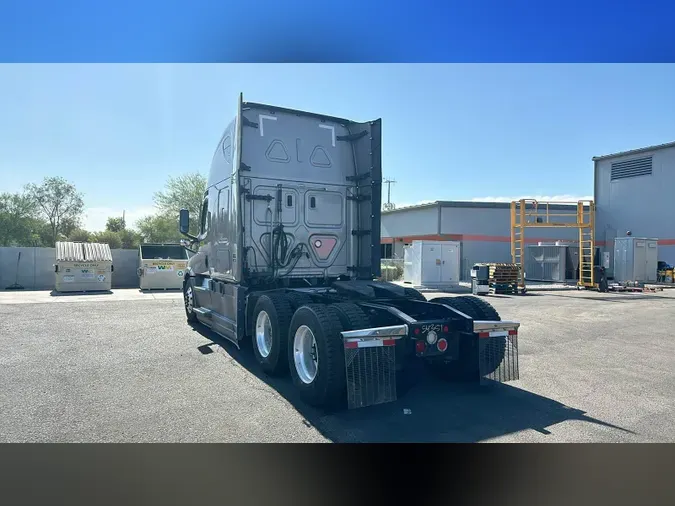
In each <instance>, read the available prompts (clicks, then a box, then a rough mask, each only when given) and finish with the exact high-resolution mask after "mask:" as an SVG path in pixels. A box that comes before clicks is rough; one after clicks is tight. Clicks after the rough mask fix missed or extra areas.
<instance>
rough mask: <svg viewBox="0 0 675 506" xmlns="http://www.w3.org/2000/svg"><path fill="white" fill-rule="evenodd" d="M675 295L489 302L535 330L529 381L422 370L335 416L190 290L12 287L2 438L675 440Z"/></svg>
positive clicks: (523, 355)
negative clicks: (189, 300) (210, 325)
mask: <svg viewBox="0 0 675 506" xmlns="http://www.w3.org/2000/svg"><path fill="white" fill-rule="evenodd" d="M425 295H426V296H427V297H433V296H435V295H436V294H433V293H427V294H425ZM674 299H675V291H668V290H666V291H663V292H659V293H656V294H644V295H642V294H598V293H591V292H589V293H586V292H577V291H572V292H569V291H558V292H537V293H530V294H529V295H527V296H524V297H508V296H491V297H488V298H487V300H489V301H490V302H491V303H492V304H493V305H494V306H495V307H496V308H497V310H498V311H499V312H500V313H501V314H502V317H503V318H504V319H510V320H518V321H520V322H521V324H522V326H521V331H520V336H519V339H520V374H521V378H522V379H521V380H520V381H517V382H513V383H510V384H509V385H495V386H493V387H477V386H471V385H457V384H444V383H437V382H434V381H432V380H431V379H429V378H428V377H426V376H425V375H424V374H423V373H421V374H419V375H416V376H414V377H412V378H411V380H410V382H409V383H408V385H407V388H406V389H403V391H400V392H399V400H398V401H396V402H394V403H390V404H386V405H381V406H374V407H371V408H365V409H360V410H354V411H346V412H340V413H335V414H326V413H322V412H319V411H317V410H314V409H312V408H309V407H307V406H304V405H303V404H302V403H301V402H300V401H299V400H298V399H297V398H296V397H295V395H294V390H293V387H292V385H291V384H290V380H288V379H270V378H267V377H265V376H264V375H263V374H262V373H261V372H260V371H259V370H258V368H257V367H256V366H255V364H254V363H253V361H252V358H251V353H250V350H247V349H243V350H242V351H238V350H236V348H234V347H233V346H231V345H229V344H228V343H226V342H224V341H222V340H220V339H219V338H218V337H217V336H215V335H213V334H212V333H210V332H209V331H207V330H203V329H197V330H195V329H193V328H192V327H190V326H188V325H187V324H186V322H185V318H184V313H183V308H182V300H181V298H180V294H175V293H173V294H172V293H162V294H157V295H152V294H142V295H139V292H138V291H132V290H129V291H122V290H117V291H115V293H114V294H111V295H109V296H106V295H97V296H88V295H84V296H82V295H78V296H69V297H50V296H49V295H48V294H46V293H45V292H25V293H9V292H4V293H0V345H1V346H2V354H1V356H0V412H2V416H1V417H0V441H3V442H26V441H31V442H33V441H40V442H61V441H64V442H65V441H72V442H76V441H81V442H160V441H161V442H190V441H195V442H329V441H334V442H359V441H375V442H379V441H447V442H451V441H466V442H472V441H514V442H566V441H567V442H621V441H626V442H656V441H668V442H675V424H673V422H672V421H673V420H674V419H675V394H674V393H673V392H675V388H674V387H675V377H674V375H673V371H675V340H674V339H673V336H672V331H671V330H670V329H671V328H672V327H673V324H675V318H674V317H673V309H672V308H673V307H675V306H674V305H673V302H674ZM404 409H408V410H410V414H404Z"/></svg>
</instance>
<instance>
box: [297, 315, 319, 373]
mask: <svg viewBox="0 0 675 506" xmlns="http://www.w3.org/2000/svg"><path fill="white" fill-rule="evenodd" d="M293 361H294V362H295V370H296V372H297V373H298V378H300V381H302V382H303V383H305V384H306V385H309V384H311V383H312V382H313V381H314V379H315V378H316V372H317V370H318V367H319V356H318V353H317V349H316V339H315V337H314V333H313V332H312V329H310V328H309V327H308V326H307V325H301V326H300V327H298V330H296V331H295V337H294V338H293Z"/></svg>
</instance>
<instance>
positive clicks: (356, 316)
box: [330, 302, 371, 330]
mask: <svg viewBox="0 0 675 506" xmlns="http://www.w3.org/2000/svg"><path fill="white" fill-rule="evenodd" d="M330 307H331V308H333V309H335V311H336V312H337V315H338V318H340V323H341V324H342V329H343V330H359V329H367V328H369V327H370V326H371V324H370V318H368V315H367V314H366V313H365V311H364V310H363V309H361V308H360V307H359V306H358V305H356V304H354V303H352V302H336V303H335V304H331V305H330Z"/></svg>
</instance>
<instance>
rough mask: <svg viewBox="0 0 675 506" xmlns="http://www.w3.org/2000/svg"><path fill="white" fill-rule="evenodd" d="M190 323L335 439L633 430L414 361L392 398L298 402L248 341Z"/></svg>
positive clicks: (210, 350) (212, 349)
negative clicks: (333, 406)
mask: <svg viewBox="0 0 675 506" xmlns="http://www.w3.org/2000/svg"><path fill="white" fill-rule="evenodd" d="M193 329H194V330H195V331H196V332H198V333H200V334H201V335H202V336H203V337H204V338H205V339H207V340H208V342H207V343H205V344H203V345H201V346H199V348H198V349H199V351H200V352H201V353H202V354H204V355H209V356H212V357H213V356H214V355H218V353H217V352H218V351H221V352H222V351H224V352H226V354H227V355H229V356H231V357H232V358H233V359H234V360H235V361H236V362H237V363H238V364H239V365H240V366H241V367H243V368H245V369H246V370H247V371H249V372H250V373H251V374H253V375H255V376H256V377H257V378H259V379H260V380H261V381H263V382H265V383H266V384H267V385H269V386H270V387H271V388H273V389H274V390H275V391H276V392H277V393H278V394H279V395H281V396H282V397H283V398H284V399H286V400H287V401H288V402H289V403H290V404H291V405H292V406H293V407H294V408H295V409H296V410H297V411H298V412H299V413H300V414H301V415H302V416H303V417H304V418H305V420H306V423H307V425H309V426H313V427H315V428H316V429H317V430H318V431H319V432H320V433H321V434H323V436H324V437H326V438H327V439H329V440H331V441H333V442H336V443H368V442H372V443H380V442H382V443H384V442H438V443H441V442H446V443H450V442H465V443H470V442H479V441H485V440H488V439H492V438H496V437H499V436H504V435H508V434H513V433H516V432H520V431H523V430H527V429H531V430H535V431H537V432H539V433H540V434H544V435H550V434H551V432H550V431H549V430H548V429H547V428H548V427H551V426H553V425H555V424H559V423H561V422H565V421H569V420H576V421H582V422H586V423H589V424H594V425H598V426H602V427H605V428H609V429H611V430H616V431H619V432H622V433H627V434H635V433H634V432H632V431H630V430H627V429H624V428H621V427H618V426H616V425H612V424H610V423H607V422H603V421H601V420H597V419H595V418H592V417H589V416H587V415H586V414H585V412H584V411H582V410H579V409H575V408H571V407H569V406H566V405H564V404H561V403H559V402H557V401H555V400H553V399H549V398H546V397H543V396H540V395H537V394H533V393H531V392H527V391H525V390H522V389H519V388H516V387H513V386H510V385H507V384H500V383H494V384H490V385H483V386H479V385H475V384H460V383H443V382H439V381H435V380H433V379H432V378H430V377H429V376H428V375H427V374H426V371H425V370H424V368H423V367H421V366H419V367H413V368H411V369H410V370H409V371H408V373H407V374H406V375H404V377H403V378H402V379H401V381H400V382H399V384H398V400H397V401H395V402H391V403H387V404H381V405H377V406H371V407H367V408H362V409H356V410H352V411H349V410H346V409H345V410H343V411H338V412H333V413H326V412H324V411H321V410H318V409H315V408H313V407H311V406H308V405H306V404H305V403H304V402H303V401H302V400H301V399H300V398H299V397H298V395H297V392H296V390H295V388H294V387H293V384H292V382H291V380H290V378H288V377H283V378H273V377H270V376H267V375H266V374H265V373H263V372H262V371H261V370H260V368H259V366H258V364H257V363H256V362H255V359H254V357H253V352H252V351H251V349H250V345H248V343H246V345H245V346H244V347H242V349H237V348H236V346H234V345H233V344H232V343H230V342H229V341H227V340H225V339H223V338H221V337H220V336H218V335H217V334H215V333H214V332H212V331H210V330H209V329H207V328H205V327H202V326H200V325H197V326H194V327H193ZM213 358H215V357H213ZM270 423H274V421H270Z"/></svg>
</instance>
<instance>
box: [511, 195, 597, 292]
mask: <svg viewBox="0 0 675 506" xmlns="http://www.w3.org/2000/svg"><path fill="white" fill-rule="evenodd" d="M561 204H563V205H564V204H567V205H569V207H570V210H569V211H567V210H565V209H560V207H559V206H560V205H561ZM573 206H576V208H575V207H573ZM527 228H576V229H578V230H579V281H578V282H577V287H578V288H579V289H581V288H597V285H596V282H595V279H594V269H593V264H594V262H593V259H594V257H595V203H594V202H593V201H592V200H580V201H578V202H538V201H536V200H532V199H521V200H515V201H513V202H511V259H512V262H513V263H514V264H517V265H518V266H519V272H518V289H519V291H520V292H521V293H525V291H526V286H525V229H527Z"/></svg>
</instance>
